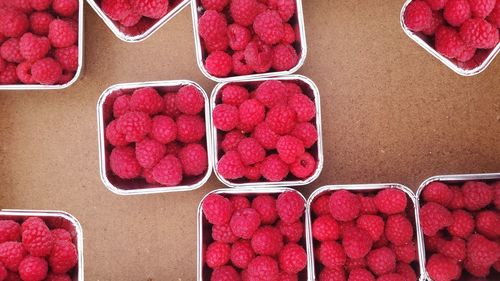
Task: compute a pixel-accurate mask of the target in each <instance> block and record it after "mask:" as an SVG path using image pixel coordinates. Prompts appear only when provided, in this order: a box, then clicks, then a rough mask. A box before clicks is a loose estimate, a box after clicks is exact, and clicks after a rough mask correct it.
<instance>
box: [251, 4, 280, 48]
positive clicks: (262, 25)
mask: <svg viewBox="0 0 500 281" xmlns="http://www.w3.org/2000/svg"><path fill="white" fill-rule="evenodd" d="M253 30H254V32H255V33H256V34H257V36H259V38H260V40H262V41H263V42H264V43H266V44H271V45H273V44H276V43H279V42H280V41H281V39H283V36H284V28H283V21H282V19H281V17H280V15H279V13H278V12H276V11H271V10H269V11H265V12H262V13H260V14H259V15H257V16H256V17H255V21H254V22H253Z"/></svg>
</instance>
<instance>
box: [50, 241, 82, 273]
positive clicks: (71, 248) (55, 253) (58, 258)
mask: <svg viewBox="0 0 500 281" xmlns="http://www.w3.org/2000/svg"><path fill="white" fill-rule="evenodd" d="M77 263H78V253H77V252H76V247H75V245H74V244H73V243H71V242H68V241H56V242H55V243H54V247H53V248H52V253H51V254H50V256H49V265H50V268H51V269H52V272H53V273H66V272H68V271H70V270H71V269H72V268H73V267H75V266H76V264H77Z"/></svg>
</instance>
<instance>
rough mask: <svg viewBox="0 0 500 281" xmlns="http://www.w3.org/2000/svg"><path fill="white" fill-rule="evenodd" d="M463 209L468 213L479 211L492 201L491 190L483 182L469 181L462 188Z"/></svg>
mask: <svg viewBox="0 0 500 281" xmlns="http://www.w3.org/2000/svg"><path fill="white" fill-rule="evenodd" d="M462 194H463V196H464V205H465V208H466V209H468V210H470V211H477V210H480V209H482V208H484V207H486V206H488V204H490V203H491V201H492V200H493V190H492V189H491V188H490V186H488V185H487V184H485V183H483V182H475V181H469V182H466V183H465V184H464V185H463V186H462Z"/></svg>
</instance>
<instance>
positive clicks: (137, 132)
mask: <svg viewBox="0 0 500 281" xmlns="http://www.w3.org/2000/svg"><path fill="white" fill-rule="evenodd" d="M33 76H34V74H33ZM116 127H117V129H118V131H119V132H121V133H122V134H125V139H126V140H127V141H129V142H139V141H141V140H143V139H144V137H145V136H146V135H147V134H149V132H150V131H151V119H150V118H149V116H148V115H147V114H146V113H144V112H128V113H125V114H124V115H122V116H120V118H118V120H117V124H116Z"/></svg>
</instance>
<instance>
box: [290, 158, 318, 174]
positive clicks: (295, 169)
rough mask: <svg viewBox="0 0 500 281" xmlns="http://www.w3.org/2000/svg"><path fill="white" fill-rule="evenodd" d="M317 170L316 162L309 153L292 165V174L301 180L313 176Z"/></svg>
mask: <svg viewBox="0 0 500 281" xmlns="http://www.w3.org/2000/svg"><path fill="white" fill-rule="evenodd" d="M315 170H316V160H315V159H314V157H313V156H312V155H311V154H309V153H308V152H304V153H303V154H302V155H300V156H299V157H298V158H297V160H296V161H295V162H293V163H292V164H290V172H291V173H292V174H293V175H294V176H296V177H297V178H299V179H305V178H307V177H309V176H311V175H312V174H313V173H314V171H315Z"/></svg>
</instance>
